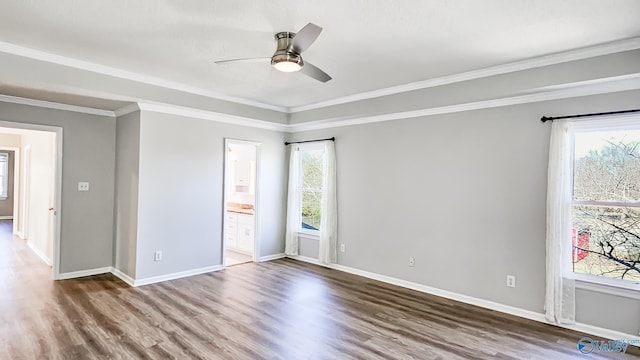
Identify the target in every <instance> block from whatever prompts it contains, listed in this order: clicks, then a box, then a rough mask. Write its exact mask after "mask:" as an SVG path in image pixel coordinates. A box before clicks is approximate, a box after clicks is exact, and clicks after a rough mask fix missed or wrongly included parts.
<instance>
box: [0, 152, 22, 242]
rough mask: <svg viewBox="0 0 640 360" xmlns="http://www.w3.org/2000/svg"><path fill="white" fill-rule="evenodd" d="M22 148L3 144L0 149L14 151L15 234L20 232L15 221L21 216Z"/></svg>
mask: <svg viewBox="0 0 640 360" xmlns="http://www.w3.org/2000/svg"><path fill="white" fill-rule="evenodd" d="M20 150H21V148H19V147H16V146H2V145H0V151H13V169H11V170H12V171H13V215H12V216H13V230H12V232H13V233H14V234H16V235H17V234H18V232H17V230H18V222H17V221H15V220H16V218H19V216H20V215H17V214H18V208H19V206H18V203H19V201H18V200H19V199H20V191H19V190H20V169H21V165H22V164H21V163H20ZM16 190H18V191H16ZM16 194H18V196H16Z"/></svg>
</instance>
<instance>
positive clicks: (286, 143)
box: [284, 137, 336, 146]
mask: <svg viewBox="0 0 640 360" xmlns="http://www.w3.org/2000/svg"><path fill="white" fill-rule="evenodd" d="M327 140H331V141H336V138H335V137H332V138H327V139H318V140H305V141H291V142H289V141H285V142H284V145H285V146H287V145H291V144H302V143H308V142H316V141H327Z"/></svg>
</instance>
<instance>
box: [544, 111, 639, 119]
mask: <svg viewBox="0 0 640 360" xmlns="http://www.w3.org/2000/svg"><path fill="white" fill-rule="evenodd" d="M639 111H640V109H633V110H621V111H609V112H601V113H592V114H580V115H567V116H543V117H541V118H540V121H542V122H547V121H553V120H558V119H570V118H581V117H588V116H600V115H615V114H627V113H634V112H639Z"/></svg>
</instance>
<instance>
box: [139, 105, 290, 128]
mask: <svg viewBox="0 0 640 360" xmlns="http://www.w3.org/2000/svg"><path fill="white" fill-rule="evenodd" d="M138 107H139V109H140V110H143V111H152V112H157V113H162V114H170V115H178V116H185V117H190V118H194V119H203V120H212V121H217V122H221V123H227V124H233V125H241V126H249V127H254V128H258V129H266V130H275V131H286V129H287V127H288V126H289V125H286V124H279V123H276V122H271V121H265V120H258V119H254V118H249V117H243V116H237V115H230V114H224V113H219V112H215V111H207V110H199V109H194V108H188V107H183V106H175V105H168V104H150V103H138Z"/></svg>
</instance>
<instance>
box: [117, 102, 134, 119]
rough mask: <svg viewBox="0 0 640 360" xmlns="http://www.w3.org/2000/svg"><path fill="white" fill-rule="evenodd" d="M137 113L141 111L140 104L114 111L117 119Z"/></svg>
mask: <svg viewBox="0 0 640 360" xmlns="http://www.w3.org/2000/svg"><path fill="white" fill-rule="evenodd" d="M136 111H140V106H138V103H133V104H130V105H127V106H125V107H123V108H120V109H118V110H116V111H114V112H113V113H114V114H115V116H116V117H120V116H124V115H127V114H131V113H134V112H136Z"/></svg>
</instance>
